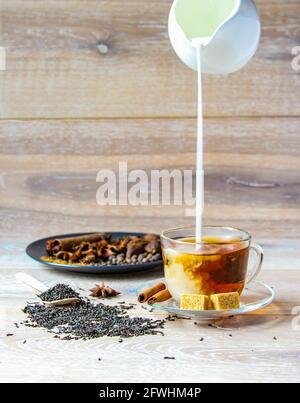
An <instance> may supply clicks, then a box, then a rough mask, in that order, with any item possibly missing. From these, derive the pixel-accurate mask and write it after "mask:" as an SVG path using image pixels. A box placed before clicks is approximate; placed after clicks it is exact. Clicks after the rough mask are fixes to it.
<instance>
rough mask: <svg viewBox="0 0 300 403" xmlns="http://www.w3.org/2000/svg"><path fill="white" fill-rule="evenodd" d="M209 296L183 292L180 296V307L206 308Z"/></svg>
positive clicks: (199, 309)
mask: <svg viewBox="0 0 300 403" xmlns="http://www.w3.org/2000/svg"><path fill="white" fill-rule="evenodd" d="M208 302H209V298H208V297H207V296H206V295H198V294H184V295H182V296H181V303H180V308H181V309H187V310H191V311H205V310H206V309H208Z"/></svg>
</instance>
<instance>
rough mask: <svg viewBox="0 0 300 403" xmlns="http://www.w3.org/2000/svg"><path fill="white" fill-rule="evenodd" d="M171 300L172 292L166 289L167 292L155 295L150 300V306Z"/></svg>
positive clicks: (163, 291)
mask: <svg viewBox="0 0 300 403" xmlns="http://www.w3.org/2000/svg"><path fill="white" fill-rule="evenodd" d="M170 298H172V295H171V294H170V291H169V290H167V289H165V290H162V291H159V292H158V293H157V294H155V295H153V296H152V297H151V298H149V299H148V304H149V305H153V304H156V303H157V302H164V301H167V300H168V299H170Z"/></svg>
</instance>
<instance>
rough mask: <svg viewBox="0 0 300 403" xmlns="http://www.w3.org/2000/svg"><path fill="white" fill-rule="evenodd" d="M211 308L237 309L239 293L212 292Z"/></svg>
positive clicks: (238, 306)
mask: <svg viewBox="0 0 300 403" xmlns="http://www.w3.org/2000/svg"><path fill="white" fill-rule="evenodd" d="M210 300H211V302H212V305H213V309H216V310H223V309H238V308H240V306H241V304H240V295H239V293H238V292H229V293H225V294H214V295H211V296H210Z"/></svg>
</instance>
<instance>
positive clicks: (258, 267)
mask: <svg viewBox="0 0 300 403" xmlns="http://www.w3.org/2000/svg"><path fill="white" fill-rule="evenodd" d="M250 250H253V251H254V252H255V254H256V256H257V259H256V263H255V264H254V267H253V269H252V271H251V273H249V274H248V276H247V280H246V282H247V284H248V283H250V282H251V281H253V280H254V279H255V278H256V277H257V276H258V274H259V272H260V270H261V266H262V264H263V260H264V251H263V249H262V247H261V246H259V245H258V244H256V243H252V244H251V245H250Z"/></svg>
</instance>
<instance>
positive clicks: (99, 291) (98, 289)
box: [90, 283, 120, 298]
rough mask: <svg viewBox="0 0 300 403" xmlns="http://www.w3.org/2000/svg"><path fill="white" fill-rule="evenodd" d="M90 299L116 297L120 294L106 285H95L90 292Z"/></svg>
mask: <svg viewBox="0 0 300 403" xmlns="http://www.w3.org/2000/svg"><path fill="white" fill-rule="evenodd" d="M90 291H91V294H90V295H91V297H94V298H108V297H116V296H117V295H119V294H120V293H119V292H118V291H116V290H114V289H113V288H111V287H109V286H108V285H105V284H104V283H102V284H96V286H95V287H94V288H92V289H91V290H90Z"/></svg>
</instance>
